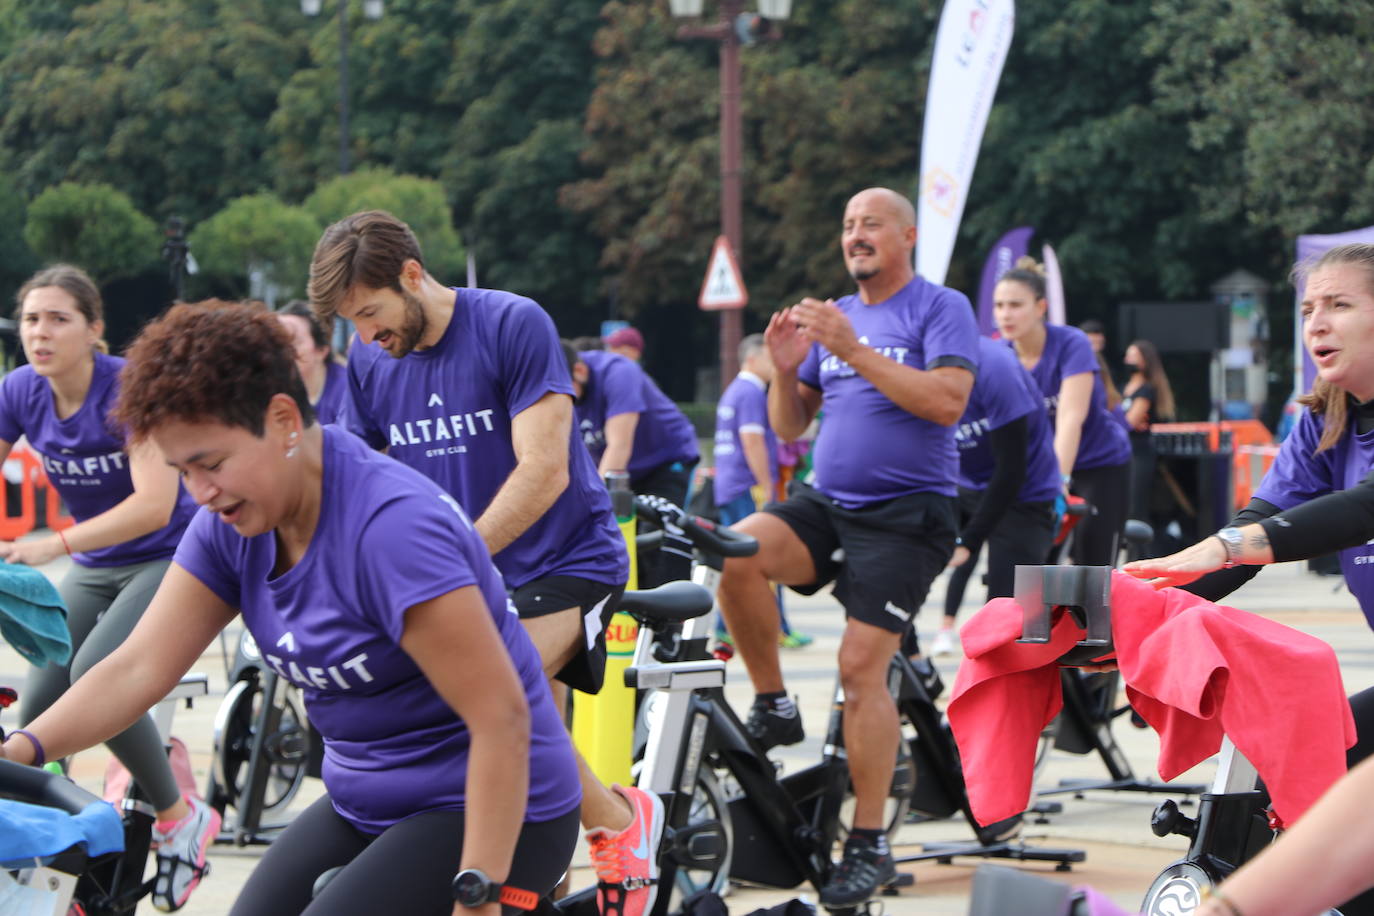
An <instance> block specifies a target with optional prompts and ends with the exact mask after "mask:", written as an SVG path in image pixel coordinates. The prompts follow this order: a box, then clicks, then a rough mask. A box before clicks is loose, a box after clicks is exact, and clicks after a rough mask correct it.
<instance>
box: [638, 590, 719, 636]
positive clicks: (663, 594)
mask: <svg viewBox="0 0 1374 916" xmlns="http://www.w3.org/2000/svg"><path fill="white" fill-rule="evenodd" d="M712 603H713V602H712V598H711V593H710V592H708V591H707V590H706V589H704V588H702V587H701V586H700V585H697V584H696V583H694V582H685V581H681V582H669V583H668V584H666V585H660V586H659V587H658V588H651V589H648V590H646V591H632V592H626V593H625V594H624V595H623V596H622V597H621V599H620V605H619V606H618V607H617V608H616V610H620V611H624V612H625V613H627V614H629V615H630V616H632V617H634V618H635V619H636V620H638V621H639V622H640V623H643V624H646V625H649V626H652V625H654V624H665V623H682V622H683V621H685V620H691V619H692V618H693V617H700V616H701V615H702V614H705V613H706V612H707V611H709V610H711V605H712Z"/></svg>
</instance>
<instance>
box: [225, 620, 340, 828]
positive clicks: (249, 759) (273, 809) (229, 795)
mask: <svg viewBox="0 0 1374 916" xmlns="http://www.w3.org/2000/svg"><path fill="white" fill-rule="evenodd" d="M220 638H221V640H223V638H224V634H220ZM227 674H228V682H229V689H228V690H227V691H226V692H225V695H224V699H223V700H222V701H221V702H220V705H219V709H218V710H216V712H215V722H214V729H215V744H214V757H213V761H212V765H211V767H210V776H209V779H208V780H207V783H206V786H205V799H206V801H207V802H208V803H209V804H210V805H211V806H212V807H214V808H215V809H216V810H218V811H219V813H220V814H221V815H222V816H223V818H224V822H223V823H224V826H223V827H222V828H221V830H220V833H219V836H217V837H216V838H215V842H216V843H233V844H235V845H237V846H249V845H265V844H267V843H270V842H272V839H273V838H274V837H275V836H276V835H277V834H278V833H280V832H281V830H282V829H284V828H285V827H286V826H287V824H286V823H285V822H267V821H266V818H267V817H269V816H271V815H273V814H277V813H280V812H282V811H285V810H286V808H287V806H288V805H290V803H291V800H292V799H293V798H294V797H295V795H296V792H297V791H298V790H299V789H300V786H301V782H302V780H304V778H305V777H306V775H308V774H310V773H311V772H312V769H311V767H312V762H313V760H314V756H313V755H315V754H317V753H318V752H319V749H320V748H319V742H318V741H312V740H311V737H312V736H311V732H310V726H309V723H308V722H307V721H306V718H305V716H304V715H303V714H302V712H301V709H302V707H301V705H300V699H299V697H300V693H299V690H298V688H296V687H294V686H293V685H291V684H290V683H288V682H287V681H286V680H285V679H283V678H282V677H281V676H279V675H278V674H277V673H276V672H275V671H273V670H272V669H271V667H269V666H268V665H267V664H266V662H265V661H264V660H263V657H262V651H261V650H260V649H259V648H258V645H257V643H256V642H255V641H254V639H253V636H252V634H250V633H249V632H248V630H247V629H246V628H245V629H244V630H243V631H242V632H241V633H240V634H239V639H238V643H237V644H236V648H235V652H234V661H233V664H232V666H231V667H229V668H228V670H227ZM313 775H319V770H318V767H317V766H316V767H315V768H314V769H313ZM230 808H232V809H233V810H234V814H233V815H232V816H231V815H230V814H229V811H228V809H230Z"/></svg>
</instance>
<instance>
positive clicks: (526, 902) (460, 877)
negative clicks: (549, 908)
mask: <svg viewBox="0 0 1374 916" xmlns="http://www.w3.org/2000/svg"><path fill="white" fill-rule="evenodd" d="M453 900H454V902H455V903H458V904H461V905H462V906H465V907H467V908H468V909H470V910H475V909H477V908H478V907H480V906H486V905H487V904H488V903H501V904H504V905H506V906H513V907H515V908H516V909H518V910H532V909H534V908H535V907H536V906H538V905H539V895H538V894H536V893H534V891H522V890H521V889H520V888H518V887H511V886H509V885H506V884H497V883H496V882H495V881H493V880H491V879H490V878H488V877H487V874H486V872H484V871H482V870H481V869H480V868H465V869H463V870H462V871H460V872H459V873H458V874H457V875H456V876H455V877H454V879H453Z"/></svg>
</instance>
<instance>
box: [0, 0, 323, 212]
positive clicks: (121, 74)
mask: <svg viewBox="0 0 1374 916" xmlns="http://www.w3.org/2000/svg"><path fill="white" fill-rule="evenodd" d="M21 5H22V6H25V7H33V8H34V10H33V11H30V13H28V14H26V15H25V17H24V18H22V19H21V20H20V22H19V24H18V25H16V26H15V28H16V29H23V30H24V31H22V32H21V33H20V34H17V35H14V36H12V37H11V39H10V49H9V52H8V53H5V54H3V56H2V57H0V172H4V173H6V174H9V175H11V176H12V177H13V178H14V181H15V183H16V185H17V186H18V187H19V189H20V191H21V192H22V193H23V194H25V196H28V197H32V196H34V195H36V194H37V193H38V192H39V191H41V190H42V189H43V188H45V187H48V186H50V185H53V184H57V183H58V182H62V181H79V182H102V183H107V184H110V185H113V186H115V187H118V188H120V189H121V190H123V191H125V192H126V193H128V194H129V195H130V196H131V197H132V198H133V200H134V201H135V202H136V204H137V205H138V207H139V208H140V209H142V210H143V211H145V212H147V213H149V214H150V215H152V216H154V217H156V218H158V219H161V218H165V217H168V216H172V215H179V216H182V217H185V218H186V219H187V220H188V221H189V222H192V223H194V222H196V221H198V220H200V219H204V218H205V217H207V216H209V215H210V214H211V213H214V212H215V211H217V210H219V209H220V208H221V207H222V206H223V205H224V203H225V202H226V201H228V200H229V199H232V198H233V197H236V196H240V195H243V194H248V193H251V192H253V191H255V190H257V189H259V188H261V187H266V186H270V185H271V184H272V182H271V180H270V179H271V173H270V171H269V167H268V164H267V157H266V155H265V154H266V152H267V148H268V140H269V137H268V134H267V127H266V125H267V121H268V118H269V117H270V115H271V113H272V111H273V110H274V109H275V107H276V100H277V94H278V91H279V90H280V88H281V87H282V86H283V85H284V84H285V82H286V80H287V78H288V77H289V75H290V74H291V73H292V72H293V70H294V69H295V68H296V67H297V66H298V65H299V64H300V63H301V62H302V60H303V57H304V54H305V41H304V38H305V28H306V27H305V23H303V22H302V21H301V20H302V18H303V17H301V16H300V13H299V11H298V10H296V9H295V8H294V5H293V4H290V3H284V2H280V0H242V2H237V3H221V2H216V0H92V2H86V3H76V2H70V0H63V2H60V3H55V4H51V5H49V4H21ZM40 6H42V7H50V8H49V9H48V10H47V12H46V13H43V14H41V15H40V13H39V12H37V8H38V7H40ZM0 51H3V47H0Z"/></svg>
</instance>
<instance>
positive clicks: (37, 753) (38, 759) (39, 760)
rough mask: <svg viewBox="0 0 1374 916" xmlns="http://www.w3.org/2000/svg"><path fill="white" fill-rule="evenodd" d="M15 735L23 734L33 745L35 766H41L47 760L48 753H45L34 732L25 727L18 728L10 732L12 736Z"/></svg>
mask: <svg viewBox="0 0 1374 916" xmlns="http://www.w3.org/2000/svg"><path fill="white" fill-rule="evenodd" d="M15 735H23V736H24V737H25V738H28V739H29V744H32V745H33V766H36V767H41V766H42V765H43V764H44V763H46V762H47V759H48V755H47V754H45V753H43V745H42V744H41V743H39V741H38V739H37V738H35V737H34V736H33V732H31V731H29V730H28V729H25V728H16V729H15V730H14V731H12V732H10V737H13V736H15Z"/></svg>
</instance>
